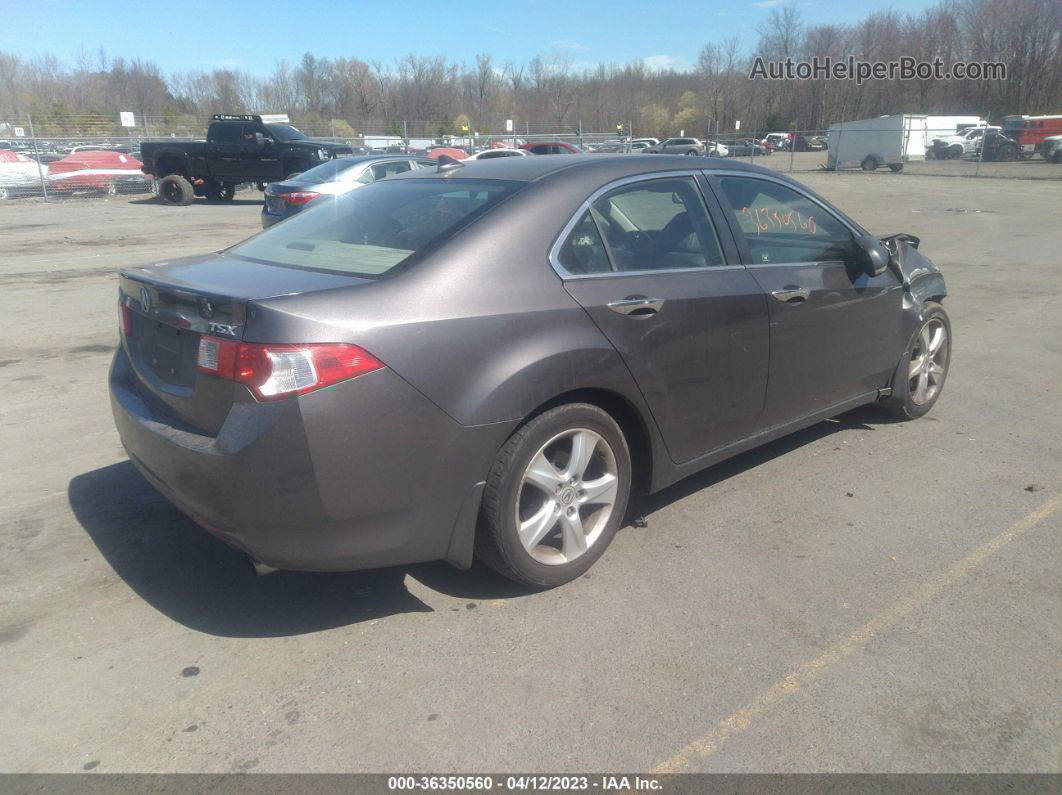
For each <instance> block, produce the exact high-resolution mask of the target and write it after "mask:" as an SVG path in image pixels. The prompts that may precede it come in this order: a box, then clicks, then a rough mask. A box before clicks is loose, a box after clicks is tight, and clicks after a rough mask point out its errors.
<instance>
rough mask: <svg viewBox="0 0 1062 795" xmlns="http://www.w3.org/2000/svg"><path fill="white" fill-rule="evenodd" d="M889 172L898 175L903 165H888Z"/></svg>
mask: <svg viewBox="0 0 1062 795" xmlns="http://www.w3.org/2000/svg"><path fill="white" fill-rule="evenodd" d="M889 171H891V172H892V173H893V174H899V173H900V172H901V171H903V163H890V164H889Z"/></svg>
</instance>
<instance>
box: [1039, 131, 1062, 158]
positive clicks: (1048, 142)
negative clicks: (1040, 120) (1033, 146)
mask: <svg viewBox="0 0 1062 795" xmlns="http://www.w3.org/2000/svg"><path fill="white" fill-rule="evenodd" d="M1041 154H1043V156H1044V160H1047V161H1048V162H1051V163H1062V135H1050V136H1048V137H1047V138H1044V141H1043V148H1042V149H1041Z"/></svg>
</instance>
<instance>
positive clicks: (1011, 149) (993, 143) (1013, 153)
mask: <svg viewBox="0 0 1062 795" xmlns="http://www.w3.org/2000/svg"><path fill="white" fill-rule="evenodd" d="M982 146H983V147H984V154H983V155H982V158H983V159H984V160H1002V161H1004V162H1009V161H1011V160H1017V159H1018V155H1019V154H1020V153H1021V147H1020V146H1019V145H1018V142H1017V141H1015V140H1014V139H1013V138H1008V137H1007V136H1005V135H1004V134H1003V133H1001V132H998V130H996V131H989V132H987V133H986V134H985V135H984V136H983V141H982V139H978V147H977V151H976V152H975V154H978V155H980V154H981V147H982Z"/></svg>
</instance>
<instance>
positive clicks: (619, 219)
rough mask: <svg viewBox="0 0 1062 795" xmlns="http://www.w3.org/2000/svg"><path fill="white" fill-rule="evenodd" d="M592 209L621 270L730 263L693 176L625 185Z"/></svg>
mask: <svg viewBox="0 0 1062 795" xmlns="http://www.w3.org/2000/svg"><path fill="white" fill-rule="evenodd" d="M592 210H593V213H594V218H595V220H596V221H597V225H598V227H599V228H600V230H601V234H602V235H603V236H604V239H605V244H606V245H607V248H608V252H609V254H610V255H611V260H612V263H613V265H614V269H615V270H617V271H645V270H674V269H680V268H703V267H708V266H711V265H722V264H723V263H724V260H723V252H722V249H721V248H720V246H719V238H718V237H717V236H716V234H715V229H714V227H713V226H712V222H711V220H710V219H709V217H708V210H707V209H706V208H705V206H704V200H703V199H702V198H701V193H700V191H699V190H698V188H697V184H696V183H695V182H694V180H693V178H692V177H665V178H661V179H652V180H644V181H639V182H634V183H631V184H629V185H624V186H622V187H619V188H616V189H615V190H613V191H610V192H609V193H606V194H605V195H604V196H602V197H601V198H599V199H597V200H596V201H595V202H594V203H593V205H592Z"/></svg>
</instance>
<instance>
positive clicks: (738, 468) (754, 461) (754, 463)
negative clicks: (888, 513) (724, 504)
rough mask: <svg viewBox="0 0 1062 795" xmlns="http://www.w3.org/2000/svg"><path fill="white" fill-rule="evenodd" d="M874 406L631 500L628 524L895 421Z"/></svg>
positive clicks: (842, 416)
mask: <svg viewBox="0 0 1062 795" xmlns="http://www.w3.org/2000/svg"><path fill="white" fill-rule="evenodd" d="M897 421H898V420H894V419H892V418H890V417H889V416H888V415H886V414H885V413H883V412H881V411H878V410H877V409H876V408H874V407H873V406H861V407H860V408H857V409H853V410H851V411H849V412H846V413H845V414H840V415H838V416H836V417H834V418H832V419H829V420H825V421H824V422H819V423H816V424H815V425H812V426H811V427H809V428H805V429H803V430H801V431H797V432H796V433H791V434H789V435H788V436H783V437H782V438H781V439H777V440H775V441H773V442H770V443H769V444H765V445H763V446H762V447H756V448H754V449H752V450H749V451H747V452H745V453H741V454H740V455H736V456H734V457H733V458H730V459H727V460H726V461H722V462H721V463H718V464H716V465H715V466H711V467H708V468H707V469H704V470H701V471H700V472H697V473H695V474H693V475H690V476H689V477H686V478H684V479H682V480H680V481H679V482H678V483H675V484H673V485H671V486H668V487H667V488H666V489H662V490H660V491H658V492H656V493H655V494H649V495H641V496H638V497H635V498H632V499H631V504H630V506H629V508H628V510H627V517H628V523H630V522H633V521H635V520H636V519H641V518H645V517H649V516H650V514H652V513H653V512H655V511H659V510H660V509H661V508H664V507H665V506H667V505H670V504H671V503H673V502H678V501H679V500H681V499H683V498H684V497H688V496H689V495H691V494H694V493H695V492H698V491H701V490H702V489H706V488H708V487H709V486H714V485H715V484H716V483H720V482H722V481H724V480H727V479H728V478H732V477H734V476H735V475H739V474H741V473H742V472H744V471H746V470H748V469H755V468H756V467H758V466H760V465H761V464H765V463H767V462H768V461H770V460H771V459H774V458H777V457H778V456H782V455H785V454H786V453H789V452H792V451H793V450H796V449H798V448H800V447H803V446H804V445H806V444H810V443H811V442H814V441H817V440H819V439H823V438H825V437H827V436H830V435H832V434H835V433H837V432H839V431H849V430H861V431H873V430H875V426H876V425H889V424H892V423H893V422H897Z"/></svg>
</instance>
